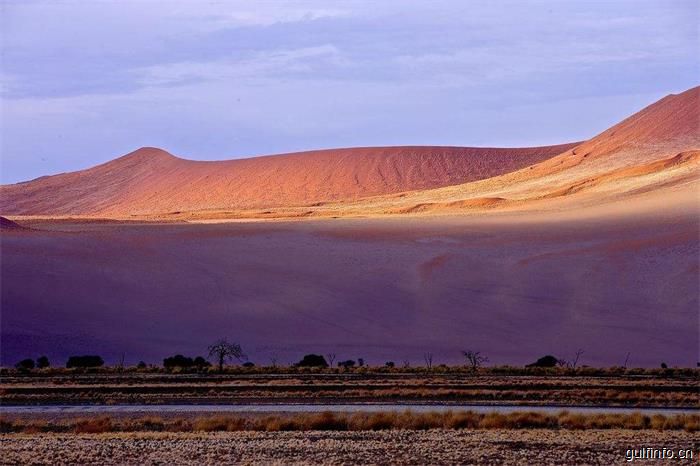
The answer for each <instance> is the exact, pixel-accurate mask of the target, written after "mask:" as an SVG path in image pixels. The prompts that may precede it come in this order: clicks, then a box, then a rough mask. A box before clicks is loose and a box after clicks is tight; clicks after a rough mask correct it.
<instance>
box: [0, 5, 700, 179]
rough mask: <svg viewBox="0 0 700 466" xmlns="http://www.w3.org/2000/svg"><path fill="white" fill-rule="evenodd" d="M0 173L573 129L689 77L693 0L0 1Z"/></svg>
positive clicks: (694, 53)
mask: <svg viewBox="0 0 700 466" xmlns="http://www.w3.org/2000/svg"><path fill="white" fill-rule="evenodd" d="M0 5H1V8H2V11H1V12H0V14H1V16H0V18H1V19H0V29H1V30H2V32H1V33H0V34H1V38H2V45H1V47H2V50H1V51H2V57H1V58H2V66H1V67H0V80H1V83H2V87H1V91H0V92H1V94H0V111H1V113H0V118H1V119H0V136H1V137H2V140H1V143H0V144H1V146H0V149H1V150H2V159H1V163H0V181H2V182H3V183H8V182H16V181H20V180H26V179H30V178H34V177H37V176H41V175H46V174H52V173H57V172H63V171H72V170H76V169H81V168H87V167H89V166H92V165H95V164H97V163H101V162H105V161H107V160H110V159H112V158H115V157H117V156H119V155H122V154H124V153H127V152H129V151H131V150H134V149H136V148H138V147H141V146H157V147H162V148H164V149H166V150H168V151H170V152H172V153H174V154H176V155H179V156H182V157H186V158H192V159H202V160H214V159H227V158H235V157H245V156H251V155H261V154H271V153H280V152H291V151H298V150H306V149H317V148H328V147H347V146H371V145H409V144H429V145H465V146H504V147H508V146H530V145H544V144H553V143H561V142H567V141H572V140H580V139H584V138H588V137H590V136H592V135H594V134H596V133H598V132H600V131H602V130H604V129H605V128H607V127H608V126H610V125H611V124H614V123H615V122H617V121H619V120H620V119H622V118H624V117H626V116H628V115H629V114H631V113H633V112H635V111H637V110H639V109H640V108H642V107H644V106H645V105H647V104H649V103H651V102H653V101H655V100H657V99H658V98H660V97H662V96H664V95H666V94H668V93H673V92H680V91H683V90H685V89H687V88H689V87H693V86H695V85H697V84H698V77H699V76H700V66H699V60H698V56H700V43H699V38H698V24H700V2H697V1H693V0H691V1H685V2H684V1H658V2H652V1H643V0H642V1H616V2H612V1H610V2H595V1H581V2H576V1H570V2H563V1H549V2H545V1H541V2H534V1H533V2H524V1H514V2H478V1H424V2H411V1H385V2H377V1H366V2H365V1H348V2H343V1H299V2H282V1H276V2H265V1H241V2H234V1H211V2H199V1H141V2H136V1H119V2H117V1H111V2H109V1H105V2H102V1H91V2H88V1H65V0H64V1H52V2H41V1H31V0H23V1H2V0H0Z"/></svg>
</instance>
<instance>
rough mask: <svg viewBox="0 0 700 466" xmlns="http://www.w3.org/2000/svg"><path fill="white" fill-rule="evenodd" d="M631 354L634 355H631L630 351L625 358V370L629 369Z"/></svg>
mask: <svg viewBox="0 0 700 466" xmlns="http://www.w3.org/2000/svg"><path fill="white" fill-rule="evenodd" d="M630 354H632V353H630V352H629V351H628V352H627V356H625V363H624V364H623V365H622V367H624V368H625V369H627V363H628V362H629V360H630Z"/></svg>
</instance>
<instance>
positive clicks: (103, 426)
mask: <svg viewBox="0 0 700 466" xmlns="http://www.w3.org/2000/svg"><path fill="white" fill-rule="evenodd" d="M112 429H113V426H112V420H111V419H110V418H109V417H106V416H104V417H98V418H94V419H85V420H79V421H77V422H76V423H75V427H74V428H73V430H74V432H75V433H76V434H102V433H104V432H111V431H112Z"/></svg>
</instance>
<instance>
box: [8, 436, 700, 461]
mask: <svg viewBox="0 0 700 466" xmlns="http://www.w3.org/2000/svg"><path fill="white" fill-rule="evenodd" d="M0 447H1V448H0V449H1V450H2V456H1V458H2V459H1V460H0V463H1V464H29V463H31V464H231V463H236V464H261V463H264V464H605V465H610V464H624V463H626V460H625V453H626V451H627V450H628V449H630V448H634V449H639V448H646V447H656V448H663V447H665V448H669V449H672V450H673V451H675V452H678V450H679V449H683V450H687V449H691V450H692V451H693V454H694V455H697V454H698V447H700V442H699V441H698V437H697V435H694V434H691V433H686V432H669V431H666V432H658V431H632V430H617V431H609V430H608V431H599V430H590V431H556V430H530V431H524V430H520V431H513V430H491V431H469V430H467V431H456V430H430V431H382V432H323V431H311V432H274V433H273V432H225V433H147V434H146V433H143V434H118V433H117V434H100V435H73V434H60V435H59V434H41V435H24V434H22V435H3V436H2V437H0ZM676 454H677V453H676ZM640 461H641V460H637V461H636V462H640ZM666 461H668V460H666ZM695 461H697V459H695ZM642 462H644V463H645V464H654V462H652V461H648V460H644V461H642ZM676 463H678V464H692V461H688V460H683V461H679V460H676Z"/></svg>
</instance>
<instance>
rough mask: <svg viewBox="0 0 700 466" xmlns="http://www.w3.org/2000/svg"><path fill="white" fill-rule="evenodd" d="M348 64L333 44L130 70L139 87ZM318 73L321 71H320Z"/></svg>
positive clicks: (290, 74)
mask: <svg viewBox="0 0 700 466" xmlns="http://www.w3.org/2000/svg"><path fill="white" fill-rule="evenodd" d="M343 66H349V62H348V60H347V59H346V58H344V57H343V56H342V54H341V53H340V51H339V50H338V49H337V48H336V47H335V46H333V45H330V44H326V45H319V46H316V47H305V48H300V49H293V50H273V51H265V52H258V53H254V54H252V56H250V57H239V58H227V59H221V60H215V61H207V62H178V63H168V64H164V65H154V66H149V67H143V68H137V69H134V70H132V72H133V73H135V74H136V75H137V76H138V77H137V80H138V82H139V83H140V84H141V85H143V86H162V85H167V86H170V85H176V84H187V83H192V82H197V81H221V80H232V79H264V78H266V77H270V76H283V77H285V78H293V77H294V76H297V75H300V74H309V73H312V72H313V71H314V70H317V69H319V68H320V67H325V69H326V70H327V67H343ZM321 72H322V71H321Z"/></svg>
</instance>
